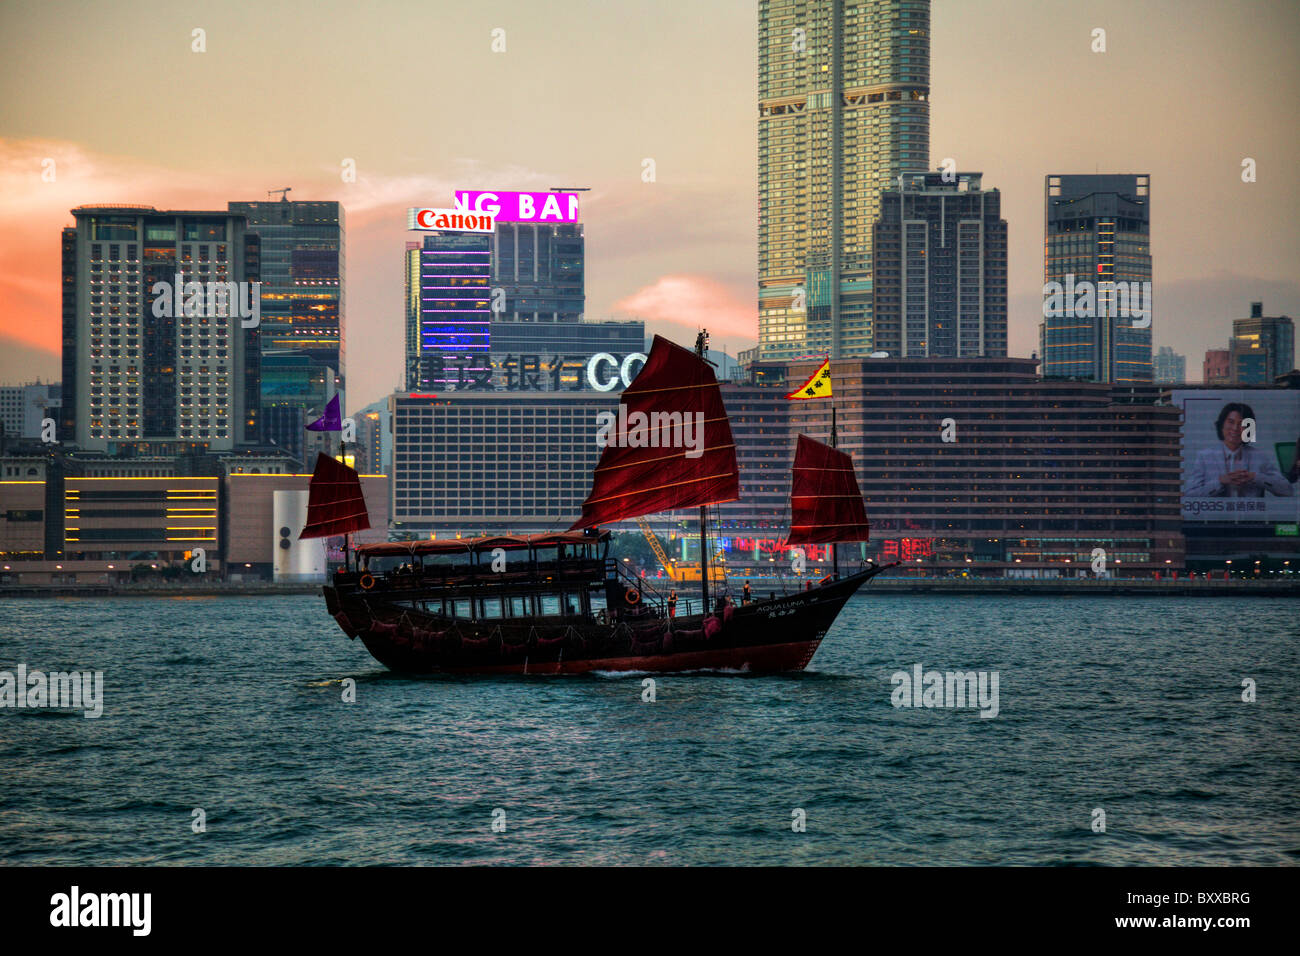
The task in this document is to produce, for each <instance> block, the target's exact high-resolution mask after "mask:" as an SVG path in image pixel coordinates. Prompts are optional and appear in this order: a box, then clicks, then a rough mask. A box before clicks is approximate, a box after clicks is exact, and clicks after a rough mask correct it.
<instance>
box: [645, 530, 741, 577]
mask: <svg viewBox="0 0 1300 956" xmlns="http://www.w3.org/2000/svg"><path fill="white" fill-rule="evenodd" d="M634 520H635V521H636V526H637V527H638V528H640V529H641V534H642V535H644V536H645V539H646V541H647V542H648V543H649V545H650V550H651V551H653V552H654V553H655V557H656V558H658V559H659V563H660V564H662V565H663V568H664V573H666V574H667V575H668V578H669V580H671V581H672V582H673V583H674V584H681V583H683V582H685V581H698V580H699V579H700V566H699V565H698V564H677V563H676V562H674V561H673V560H672V559H671V558H669V557H668V554H667V552H665V551H664V547H663V545H662V544H660V543H659V537H658V536H657V535H656V534H655V533H654V532H653V531H651V530H650V523H649V522H648V521H646V520H645V518H636V519H634ZM725 555H726V549H725V548H718V550H717V551H716V552H715V553H714V555H713V557H712V558H711V559H710V561H709V581H710V582H712V583H714V584H722V583H725V582H726V580H727V569H726V568H725V567H723V565H722V559H723V558H724V557H725Z"/></svg>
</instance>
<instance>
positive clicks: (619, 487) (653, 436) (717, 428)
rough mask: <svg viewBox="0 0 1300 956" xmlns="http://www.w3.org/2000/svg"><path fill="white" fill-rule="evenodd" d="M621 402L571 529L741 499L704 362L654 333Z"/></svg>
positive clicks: (731, 447) (718, 398) (726, 424)
mask: <svg viewBox="0 0 1300 956" xmlns="http://www.w3.org/2000/svg"><path fill="white" fill-rule="evenodd" d="M620 402H621V404H620V407H619V414H618V418H617V421H616V422H615V423H613V425H612V426H611V428H610V437H609V443H608V444H607V445H606V447H605V450H604V451H603V452H601V455H600V463H599V464H598V465H597V466H596V471H595V474H594V475H593V477H592V485H591V493H590V494H589V495H587V500H586V501H584V502H583V503H582V517H581V518H579V519H578V520H577V521H575V522H574V523H573V525H572V526H571V527H570V529H569V530H570V531H574V530H578V529H581V528H591V527H594V526H596V525H598V524H609V523H611V522H614V521H621V520H623V519H624V518H635V517H639V516H641V515H648V514H654V513H655V512H659V511H672V510H674V509H677V508H689V507H694V506H699V505H710V504H714V503H716V502H719V501H735V500H736V499H737V498H739V497H740V471H739V469H738V468H737V466H736V444H735V442H734V441H733V440H732V437H731V422H730V421H729V420H728V419H727V410H726V408H725V407H723V404H722V393H721V392H720V391H719V390H718V380H717V379H716V378H715V377H714V375H713V369H712V368H710V367H709V364H708V363H707V362H705V361H703V360H702V359H700V358H698V357H697V356H696V355H695V353H693V352H690V351H688V350H686V349H684V348H682V347H681V346H679V345H674V344H673V343H672V342H669V341H668V340H667V339H665V338H663V337H662V336H659V335H656V336H655V338H654V343H653V344H652V345H651V347H650V355H649V356H648V357H647V358H646V363H645V367H644V368H642V369H641V371H640V373H639V374H638V375H637V377H636V378H635V379H634V380H633V382H632V384H631V385H630V386H629V387H628V388H627V389H625V390H624V391H623V395H622V397H621V399H620ZM700 423H702V424H703V428H702V429H700V428H699V424H700ZM701 432H702V434H701Z"/></svg>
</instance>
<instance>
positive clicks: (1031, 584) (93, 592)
mask: <svg viewBox="0 0 1300 956" xmlns="http://www.w3.org/2000/svg"><path fill="white" fill-rule="evenodd" d="M732 580H733V581H742V580H749V581H750V582H751V584H752V586H753V590H754V594H755V595H761V594H767V593H770V592H773V591H775V592H777V593H778V594H794V593H797V592H798V591H799V587H798V586H797V585H795V584H794V583H793V582H790V581H785V582H784V587H783V586H782V585H783V582H782V581H780V580H779V579H775V578H757V577H751V578H747V579H744V578H742V576H739V575H738V576H737V577H736V578H734V579H732ZM650 581H651V583H652V585H653V586H654V587H657V588H659V589H660V590H664V589H665V586H666V585H665V582H664V581H663V579H650ZM693 584H694V586H692V584H686V585H679V586H678V590H679V592H682V593H683V594H687V595H688V596H689V594H690V593H693V592H694V591H695V590H696V588H698V582H694V583H693ZM668 586H670V585H668ZM321 587H322V585H321V584H265V585H258V586H253V585H248V584H229V585H181V586H173V587H113V586H111V585H107V584H92V585H81V586H79V585H56V586H46V587H37V586H9V587H0V600H4V599H6V598H12V599H34V600H39V599H42V598H135V597H141V598H156V597H171V598H208V597H284V596H296V595H307V594H310V595H320V593H321ZM739 589H740V586H739V584H733V586H732V590H733V591H735V592H738V591H739ZM861 593H862V594H864V595H872V594H943V595H957V596H969V595H980V594H997V595H1009V596H1017V595H1042V596H1107V597H1125V596H1140V597H1149V596H1170V597H1300V576H1297V577H1296V578H1294V579H1281V578H1273V579H1267V580H1261V581H1248V580H1227V581H1222V580H1217V581H1206V580H1203V579H1198V580H1193V581H1188V580H1180V581H1171V580H1161V581H1155V580H1149V579H1145V578H1119V579H1111V580H1095V579H1090V578H1057V579H1052V578H1041V579H1037V578H905V577H896V578H889V577H884V576H881V577H878V578H876V579H875V580H874V581H872V582H871V584H870V585H869V586H868V587H867V588H866V589H864V590H863V591H862V592H861Z"/></svg>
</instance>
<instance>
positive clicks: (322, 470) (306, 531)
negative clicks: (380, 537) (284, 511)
mask: <svg viewBox="0 0 1300 956" xmlns="http://www.w3.org/2000/svg"><path fill="white" fill-rule="evenodd" d="M369 527H370V515H369V514H367V513H366V499H365V496H364V495H362V494H361V479H360V478H359V477H358V476H357V473H356V471H355V470H354V469H352V468H349V467H348V466H347V465H345V464H343V462H341V461H339V460H338V459H335V458H331V457H330V456H329V455H324V454H317V455H316V470H315V471H314V472H312V476H311V496H310V497H309V498H308V500H307V525H306V527H304V528H303V529H302V534H300V535H298V537H299V538H328V537H329V536H330V535H335V534H347V533H348V532H349V531H363V530H365V529H366V528H369Z"/></svg>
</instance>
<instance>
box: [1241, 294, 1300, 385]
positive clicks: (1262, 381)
mask: <svg viewBox="0 0 1300 956" xmlns="http://www.w3.org/2000/svg"><path fill="white" fill-rule="evenodd" d="M1228 351H1229V353H1230V358H1229V364H1230V367H1231V370H1232V380H1233V382H1235V383H1236V384H1238V385H1272V384H1273V382H1274V381H1275V380H1276V379H1277V378H1278V377H1279V376H1281V375H1285V374H1286V373H1287V372H1289V371H1291V370H1292V369H1293V368H1295V323H1294V322H1292V321H1291V319H1290V317H1289V316H1285V315H1272V316H1270V315H1265V314H1264V303H1263V302H1252V303H1251V304H1250V318H1248V319H1233V320H1232V340H1231V342H1229V343H1228Z"/></svg>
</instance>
